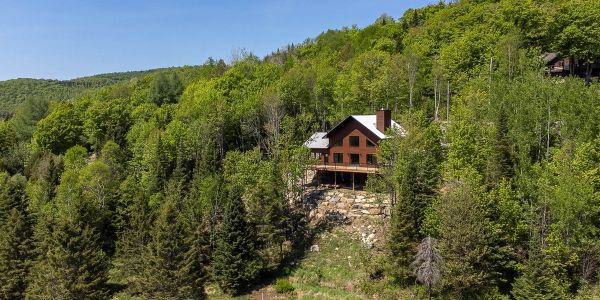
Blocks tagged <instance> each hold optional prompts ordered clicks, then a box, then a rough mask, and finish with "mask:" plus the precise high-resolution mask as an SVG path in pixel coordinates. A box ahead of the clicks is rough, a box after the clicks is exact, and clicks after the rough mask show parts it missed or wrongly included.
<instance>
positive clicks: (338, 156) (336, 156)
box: [333, 153, 344, 164]
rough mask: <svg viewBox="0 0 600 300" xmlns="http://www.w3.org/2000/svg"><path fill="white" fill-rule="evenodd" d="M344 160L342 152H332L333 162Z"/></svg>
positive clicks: (339, 162)
mask: <svg viewBox="0 0 600 300" xmlns="http://www.w3.org/2000/svg"><path fill="white" fill-rule="evenodd" d="M343 162H344V154H342V153H334V154H333V163H334V164H341V163H343Z"/></svg>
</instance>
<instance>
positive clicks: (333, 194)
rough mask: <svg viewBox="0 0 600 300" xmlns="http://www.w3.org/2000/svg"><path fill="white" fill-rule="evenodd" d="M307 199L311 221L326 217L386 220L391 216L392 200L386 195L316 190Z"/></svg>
mask: <svg viewBox="0 0 600 300" xmlns="http://www.w3.org/2000/svg"><path fill="white" fill-rule="evenodd" d="M305 199H306V203H307V204H308V205H309V206H310V208H311V214H310V217H311V219H312V218H317V219H320V218H322V217H324V216H337V217H339V218H343V219H345V218H351V219H355V218H361V217H368V218H381V219H385V218H388V217H389V216H390V198H389V196H388V195H385V194H374V193H369V192H365V191H352V190H346V189H326V188H321V189H319V188H316V189H314V190H312V191H309V193H308V194H307V195H306V198H305Z"/></svg>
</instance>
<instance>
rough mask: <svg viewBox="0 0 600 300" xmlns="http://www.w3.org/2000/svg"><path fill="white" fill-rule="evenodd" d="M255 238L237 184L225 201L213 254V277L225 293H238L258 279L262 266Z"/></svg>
mask: <svg viewBox="0 0 600 300" xmlns="http://www.w3.org/2000/svg"><path fill="white" fill-rule="evenodd" d="M254 240H255V238H254V230H253V229H252V227H251V226H249V224H248V223H247V221H246V210H245V208H244V203H243V202H242V198H241V196H240V192H239V190H238V188H236V187H234V188H232V190H231V191H230V192H229V197H228V201H227V203H226V204H225V211H224V215H223V221H222V224H221V226H220V228H219V233H218V237H217V247H216V249H215V252H214V255H213V268H214V278H215V280H216V281H217V283H218V284H219V286H220V287H221V289H223V291H225V292H226V293H229V294H232V295H237V294H239V293H241V292H242V291H244V290H245V289H247V288H248V286H249V284H251V283H252V281H253V280H254V279H255V277H256V275H257V273H258V271H259V265H258V263H257V256H256V249H255V245H254Z"/></svg>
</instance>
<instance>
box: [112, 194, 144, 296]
mask: <svg viewBox="0 0 600 300" xmlns="http://www.w3.org/2000/svg"><path fill="white" fill-rule="evenodd" d="M126 214H127V218H128V219H127V221H126V222H127V225H126V226H125V229H124V230H123V231H122V232H120V233H119V239H118V241H117V247H116V253H115V258H114V260H113V265H114V270H115V276H116V277H117V278H119V279H120V280H121V281H122V282H123V283H124V284H125V285H126V286H127V289H128V290H129V292H131V293H133V294H137V293H141V291H142V289H141V287H140V286H139V284H138V283H139V282H138V280H137V278H139V277H138V276H139V274H141V273H142V271H143V265H144V258H143V255H142V254H143V253H144V250H145V248H146V246H147V245H148V243H149V242H150V227H151V226H152V223H151V218H150V213H149V208H148V203H147V200H146V199H145V198H144V197H142V196H138V197H137V198H136V199H135V200H134V202H133V204H131V207H130V208H128V209H127V210H126Z"/></svg>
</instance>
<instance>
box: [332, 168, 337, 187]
mask: <svg viewBox="0 0 600 300" xmlns="http://www.w3.org/2000/svg"><path fill="white" fill-rule="evenodd" d="M333 188H334V189H337V172H336V171H333Z"/></svg>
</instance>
